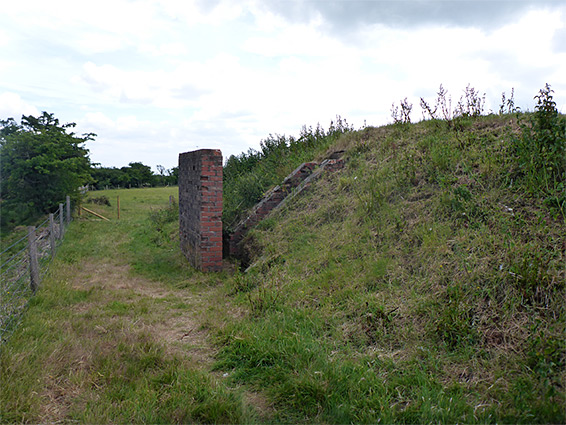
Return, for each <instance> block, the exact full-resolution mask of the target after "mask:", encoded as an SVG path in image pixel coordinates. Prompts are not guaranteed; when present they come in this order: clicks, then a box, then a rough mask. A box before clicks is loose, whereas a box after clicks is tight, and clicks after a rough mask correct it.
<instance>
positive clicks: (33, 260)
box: [28, 226, 39, 292]
mask: <svg viewBox="0 0 566 425" xmlns="http://www.w3.org/2000/svg"><path fill="white" fill-rule="evenodd" d="M28 253H29V278H30V287H31V290H32V291H33V292H35V291H37V288H38V287H39V263H38V262H37V245H36V243H35V227H34V226H29V227H28Z"/></svg>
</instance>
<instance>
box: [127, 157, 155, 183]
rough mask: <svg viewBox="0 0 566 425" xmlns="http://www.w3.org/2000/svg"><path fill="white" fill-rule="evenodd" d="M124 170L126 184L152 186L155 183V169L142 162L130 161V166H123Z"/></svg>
mask: <svg viewBox="0 0 566 425" xmlns="http://www.w3.org/2000/svg"><path fill="white" fill-rule="evenodd" d="M121 170H122V171H123V172H124V179H125V182H124V186H126V185H131V186H138V187H142V186H151V185H152V183H153V171H151V167H149V166H147V165H144V164H142V163H141V162H130V164H129V166H128V167H122V168H121Z"/></svg>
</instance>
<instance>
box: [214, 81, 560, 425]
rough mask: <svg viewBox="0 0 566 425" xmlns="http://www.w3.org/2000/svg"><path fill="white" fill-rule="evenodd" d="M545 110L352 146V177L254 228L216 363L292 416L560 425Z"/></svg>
mask: <svg viewBox="0 0 566 425" xmlns="http://www.w3.org/2000/svg"><path fill="white" fill-rule="evenodd" d="M541 93H542V92H541ZM547 94H548V93H547ZM541 96H542V94H541ZM546 100H547V101H548V98H547V99H546ZM551 100H552V99H551V98H550V101H551ZM539 106H540V104H539ZM547 106H548V105H547ZM545 113H548V110H543V108H542V107H539V108H537V110H536V112H535V113H533V114H519V115H514V114H513V115H503V116H494V115H491V116H487V117H485V116H482V117H473V118H472V117H469V116H461V117H459V118H458V119H456V120H454V121H452V122H446V121H444V120H442V121H441V120H431V121H424V122H421V123H418V124H402V123H399V124H395V125H391V126H387V127H382V128H365V129H363V130H360V131H357V132H354V131H352V132H348V133H347V134H345V135H343V136H342V137H341V138H340V139H339V140H338V141H337V142H336V143H335V144H333V145H332V146H330V147H329V149H330V150H337V149H339V150H341V149H345V150H346V158H347V167H346V169H344V170H343V171H341V172H338V173H336V174H332V175H327V176H326V178H325V179H323V180H320V181H319V182H317V183H316V184H315V185H314V186H313V188H312V189H311V191H310V192H309V193H308V194H307V195H306V196H303V197H299V198H296V199H295V200H293V202H292V203H290V205H288V206H287V207H286V208H285V209H284V210H282V211H280V212H278V213H276V214H274V215H272V216H271V217H270V218H268V219H267V220H265V221H264V222H262V223H261V224H260V225H259V226H258V227H257V228H256V229H255V230H253V231H252V232H251V233H250V236H249V238H248V241H247V243H248V248H249V250H250V252H252V253H255V258H254V259H253V261H252V265H251V266H250V267H249V268H248V270H247V272H245V273H239V274H236V276H235V277H234V280H233V283H232V288H231V294H232V297H234V299H235V300H236V301H237V302H239V303H241V305H242V306H245V308H246V311H247V315H246V316H245V318H244V319H242V320H241V321H237V322H235V323H233V324H231V325H229V326H227V328H226V329H224V330H223V331H222V332H221V337H220V342H219V343H220V345H221V346H222V349H221V352H220V354H219V356H218V359H219V362H218V364H217V367H218V368H219V369H221V370H223V371H229V372H230V373H231V374H232V375H231V376H232V379H233V380H234V382H237V383H241V384H245V385H251V386H252V388H255V389H257V390H261V391H265V392H267V394H269V396H270V398H271V399H272V400H273V401H274V403H275V406H276V409H277V411H278V412H279V413H278V418H279V419H281V420H283V421H291V422H295V421H302V420H305V421H309V422H310V421H316V422H332V423H347V422H365V423H377V422H379V421H381V422H385V423H391V422H412V423H427V422H439V421H440V422H443V423H447V422H448V423H455V422H466V423H472V422H525V423H533V422H543V423H561V422H563V421H564V420H565V417H564V409H563V407H564V403H565V397H564V382H565V378H566V374H565V366H566V359H565V343H564V335H565V321H564V314H565V309H564V307H565V299H564V295H565V293H564V283H565V278H566V276H565V267H564V264H565V260H566V257H565V253H564V250H565V248H566V247H565V245H564V240H565V239H564V237H565V230H564V229H565V227H564V224H565V221H564V206H565V204H564V192H563V184H564V177H565V166H564V159H563V158H564V157H563V153H564V143H565V140H566V134H565V133H564V128H565V127H564V117H562V116H560V115H559V114H557V113H556V112H555V111H554V113H552V112H551V113H552V114H553V117H552V120H551V121H552V122H551V123H549V122H547V123H546V124H542V126H539V127H537V125H539V124H541V120H544V118H545V117H544V116H542V115H543V114H545ZM547 118H548V117H547ZM537 123H538V124H537ZM545 125H546V127H544V126H545ZM553 135H554V137H555V138H554V139H551V137H552V136H553ZM549 152H551V153H549ZM559 155H560V156H559ZM543 157H544V158H543Z"/></svg>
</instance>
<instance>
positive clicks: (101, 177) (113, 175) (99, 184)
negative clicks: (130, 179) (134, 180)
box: [91, 167, 124, 189]
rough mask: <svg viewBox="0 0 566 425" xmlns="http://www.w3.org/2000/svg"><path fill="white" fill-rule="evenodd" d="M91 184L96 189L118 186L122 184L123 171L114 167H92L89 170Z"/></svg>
mask: <svg viewBox="0 0 566 425" xmlns="http://www.w3.org/2000/svg"><path fill="white" fill-rule="evenodd" d="M91 174H92V179H93V186H94V187H95V188H96V189H105V188H106V187H112V188H114V187H120V186H123V185H124V172H123V171H122V170H120V169H118V168H114V167H110V168H109V167H94V168H93V169H92V171H91Z"/></svg>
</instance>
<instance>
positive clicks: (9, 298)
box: [0, 197, 71, 345]
mask: <svg viewBox="0 0 566 425" xmlns="http://www.w3.org/2000/svg"><path fill="white" fill-rule="evenodd" d="M66 211H67V214H65V211H64V208H63V204H60V205H59V209H58V211H57V212H56V213H54V214H49V218H47V219H46V220H45V221H44V222H43V223H41V224H40V225H39V226H37V227H29V228H28V234H27V235H26V236H23V237H22V238H20V239H18V240H17V241H15V242H13V243H12V244H11V245H10V246H8V247H7V248H3V249H2V252H1V253H0V345H2V344H3V343H4V342H5V341H7V340H8V338H9V337H10V335H11V334H12V333H13V331H14V329H16V327H17V325H18V324H19V322H20V320H21V318H22V315H23V313H24V311H25V309H26V307H27V305H28V302H29V300H30V299H31V298H32V296H33V294H34V293H35V291H36V289H37V288H38V287H39V284H40V282H41V280H42V279H43V278H44V277H45V274H46V273H47V271H48V269H49V265H50V264H51V260H52V259H53V257H54V256H55V253H56V251H57V248H58V246H59V245H60V243H61V241H62V240H63V236H64V234H65V228H66V226H67V225H68V224H69V223H70V221H71V214H70V211H71V209H70V200H69V197H67V208H66Z"/></svg>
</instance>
